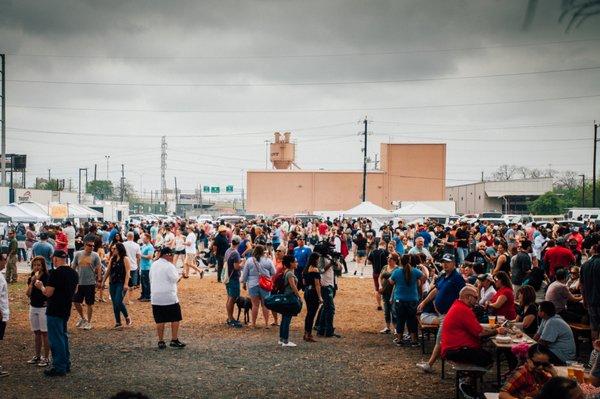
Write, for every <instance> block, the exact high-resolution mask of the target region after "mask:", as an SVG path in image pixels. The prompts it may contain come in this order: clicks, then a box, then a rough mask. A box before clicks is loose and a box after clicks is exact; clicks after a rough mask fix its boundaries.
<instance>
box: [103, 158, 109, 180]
mask: <svg viewBox="0 0 600 399" xmlns="http://www.w3.org/2000/svg"><path fill="white" fill-rule="evenodd" d="M104 158H105V159H106V180H107V181H108V160H109V159H110V155H105V156H104Z"/></svg>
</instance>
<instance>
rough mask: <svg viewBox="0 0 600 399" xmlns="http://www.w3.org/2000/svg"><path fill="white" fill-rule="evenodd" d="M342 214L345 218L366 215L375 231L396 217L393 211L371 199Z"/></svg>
mask: <svg viewBox="0 0 600 399" xmlns="http://www.w3.org/2000/svg"><path fill="white" fill-rule="evenodd" d="M342 214H343V217H345V218H359V217H364V218H367V219H369V220H371V222H372V224H373V229H374V230H375V231H379V228H380V227H381V226H383V225H384V224H386V223H387V222H389V221H390V220H392V219H393V218H394V214H393V213H392V212H390V211H388V210H387V209H385V208H382V207H380V206H378V205H375V204H374V203H372V202H369V201H365V202H362V203H360V204H358V205H356V206H355V207H353V208H350V209H348V210H347V211H344V212H342Z"/></svg>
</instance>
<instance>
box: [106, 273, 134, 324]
mask: <svg viewBox="0 0 600 399" xmlns="http://www.w3.org/2000/svg"><path fill="white" fill-rule="evenodd" d="M108 290H109V292H110V299H111V301H112V304H113V311H114V312H115V323H117V324H121V313H123V316H124V317H125V318H128V317H129V315H128V314H127V308H126V307H125V304H124V303H123V283H115V284H113V283H110V284H109V285H108Z"/></svg>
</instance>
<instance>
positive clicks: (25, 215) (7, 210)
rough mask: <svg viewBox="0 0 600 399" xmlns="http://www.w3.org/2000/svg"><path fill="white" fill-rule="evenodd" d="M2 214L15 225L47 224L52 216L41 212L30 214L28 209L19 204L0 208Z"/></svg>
mask: <svg viewBox="0 0 600 399" xmlns="http://www.w3.org/2000/svg"><path fill="white" fill-rule="evenodd" d="M0 214H2V215H5V216H7V217H9V218H10V221H12V222H14V223H19V222H21V223H29V222H31V223H39V222H47V221H49V220H50V216H48V215H47V214H46V215H44V214H42V213H41V212H29V211H28V210H27V209H25V208H23V207H21V206H19V204H15V203H12V204H8V205H3V206H0Z"/></svg>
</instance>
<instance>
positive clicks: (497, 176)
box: [491, 164, 518, 181]
mask: <svg viewBox="0 0 600 399" xmlns="http://www.w3.org/2000/svg"><path fill="white" fill-rule="evenodd" d="M517 169H518V168H517V167H516V166H515V165H507V164H504V165H500V166H499V167H498V169H496V171H495V172H493V173H492V175H491V177H492V180H497V181H499V180H510V179H512V178H513V177H514V175H515V173H516V171H517Z"/></svg>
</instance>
